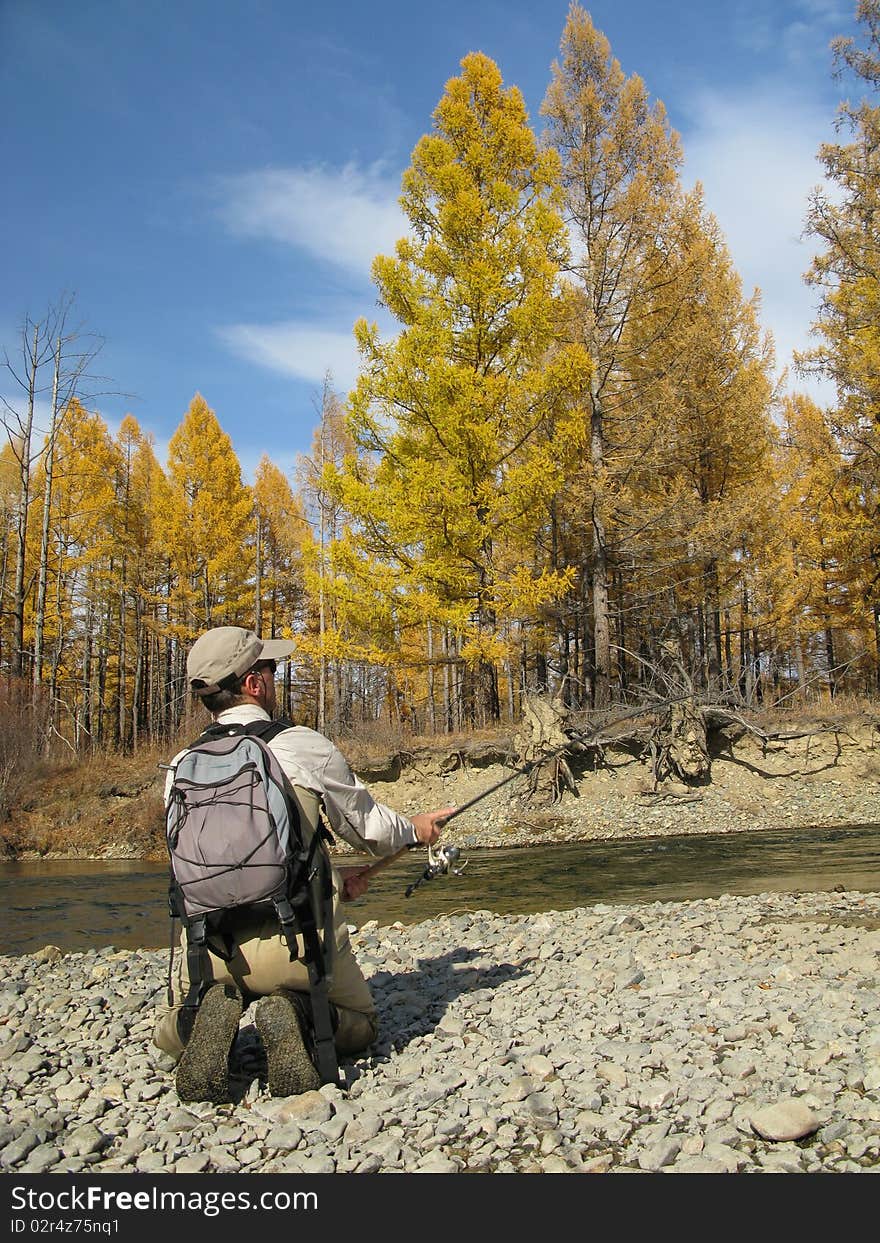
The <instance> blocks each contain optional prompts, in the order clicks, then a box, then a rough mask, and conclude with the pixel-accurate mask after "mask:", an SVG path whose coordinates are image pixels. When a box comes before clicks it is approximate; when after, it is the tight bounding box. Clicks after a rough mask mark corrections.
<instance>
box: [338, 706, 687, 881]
mask: <svg viewBox="0 0 880 1243" xmlns="http://www.w3.org/2000/svg"><path fill="white" fill-rule="evenodd" d="M690 698H692V696H691V695H689V694H685V695H678V696H676V697H675V698H674V699H665V700H663V701H662V703H661V704H650V705H649V706H647V707H644V708H636V709H634V710H633V711H632V712H625V713H623V714H622V715H620V716H617V717H615V718H614V720H612V721H604V722H603V723H602V724H600V725H596V726H594V727H593V728H592V729H591V730H590V731H589V732H588V733H586V734H582V735H581V736H580V737H579V738H569V739H567V740H566V741H565V742H564V743H562V744H561V745H560V746H558V747H553V748H552V749H551V750H550V751H545V752H544V753H543V754H541V755H539V756H536V757H535V758H534V759H533V760H529V761H528V762H527V763H525V764H521V765H519V766H518V767H517V768H515V769H514V770H513V772H510V773H508V774H507V776H506V777H502V778H501V780H500V781H496V782H494V783H493V784H492V785H490V786H487V787H486V789H485V790H482V791H481V792H480V793H479V794H476V795H474V797H473V798H471V799H468V801H467V802H466V803H462V805H461V806H460V807H456V808H455V810H454V811H451V812H450V813H449V815H448V816H444V817H443V818H442V819H441V820H438V821H437V827H438V828H445V827H446V825H447V824H449V822H450V820H454V819H455V817H456V816H460V815H462V814H463V813H464V812H466V811H470V809H471V808H472V807H476V805H477V803H481V802H482V801H483V799H485V798H488V797H489V796H490V795H491V794H494V793H495V792H496V791H497V790H500V789H502V788H503V787H504V786H506V785H507V784H508V783H509V782H511V781H515V780H516V779H517V777H526V776H528V774H529V773H531V772H534V770H535V769H536V768H539V767H540V765H541V764H546V763H547V762H548V760H552V759H555V758H556V756H559V755H562V754H564V752H566V751H568V750H570V749H571V747H572V746H573V745H574V746H576V745H578V744H579V743H580V744H581V745H583V744H584V743H586V742H589V740H590V739H591V738H595V736H596V735H597V734H598V733H600V732H601V730H603V729H606V728H608V727H609V726H614V725H619V724H620V723H621V722H622V721H629V720H633V719H634V718H635V717H638V716H645V715H646V714H647V713H649V712H654V711H656V710H657V709H658V708H659V707H667V706H668V705H669V704H671V703H677V702H679V701H680V700H684V699H690ZM419 845H420V843H419V842H411V843H409V844H408V845H406V846H404V847H403V848H402V849H401V850H398V851H395V853H394V854H393V855H386V856H385V858H384V859H379V860H378V862H377V863H374V864H372V865H371V866H370V867H368V868H365V869H364V871H363V872H361V873H360V875H361V876H362V877H363V878H364V879H365V880H366V879H369V878H370V877H372V876H375V875H376V873H377V872H381V871H383V870H384V869H385V868H386V867H388V865H389V864H391V863H393V862H394V861H395V859H399V858H400V857H401V855H405V854H409V852H410V851H411V850H414V849H416V847H417V846H419ZM460 858H461V850H460V848H459V847H458V846H454V845H451V844H450V845H446V846H441V847H440V848H439V849H438V850H436V851H435V850H433V849H432V847H431V846H428V862H427V864H426V865H425V867H424V869H423V870H422V873H421V875H420V876H419V877H418V879H417V880H415V881H414V882H413V883H412V884H411V885H408V886H407V888H406V890H405V894H404V896H405V897H407V898H409V897H411V896H412V894H413V893H414V892H415V891H416V889H418V887H419V885H421V884H422V882H423V881H426V880H434V878H435V877H437V876H445V875H447V874H448V873H451V874H452V875H453V876H460V875H461V873H462V872H463V871H464V869H465V868H466V867H467V864H468V861H467V859H465V860H464V862H463V863H462V864H461V865H460V866H459V867H456V866H454V865H455V864H457V863H458V861H459V859H460Z"/></svg>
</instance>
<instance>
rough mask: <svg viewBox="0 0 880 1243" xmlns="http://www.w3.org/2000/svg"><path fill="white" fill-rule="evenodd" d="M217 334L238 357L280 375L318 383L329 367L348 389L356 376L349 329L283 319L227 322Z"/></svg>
mask: <svg viewBox="0 0 880 1243" xmlns="http://www.w3.org/2000/svg"><path fill="white" fill-rule="evenodd" d="M217 335H218V336H219V337H220V339H221V340H222V341H223V342H225V344H226V345H227V346H229V348H230V349H232V350H233V351H234V352H235V353H236V354H238V355H239V356H240V357H241V358H245V359H247V360H248V361H249V362H254V363H257V364H259V365H260V366H262V367H268V368H269V369H270V370H271V371H277V372H279V373H280V374H281V375H288V376H296V377H297V378H298V379H301V380H308V381H311V382H312V383H314V384H318V385H320V384H321V382H322V381H323V379H324V376H325V375H326V373H327V371H328V370H329V371H330V372H331V373H332V375H333V382H334V386H335V387H336V389H337V390H339V391H344V392H347V391H348V390H349V389H350V388H352V387H353V386H354V382H355V378H356V376H357V367H358V353H357V347H356V345H355V340H354V334H353V332H352V331H351V330H349V331H348V332H340V331H336V330H334V329H328V328H316V327H314V325H313V324H310V323H306V322H301V321H297V320H286V321H284V322H282V323H278V324H230V325H228V326H227V327H224V328H219V329H217Z"/></svg>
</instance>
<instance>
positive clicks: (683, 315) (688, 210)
mask: <svg viewBox="0 0 880 1243" xmlns="http://www.w3.org/2000/svg"><path fill="white" fill-rule="evenodd" d="M677 233H678V238H679V241H678V245H677V247H676V250H675V252H674V253H673V254H670V255H669V256H667V259H666V280H665V282H664V285H663V287H662V289H660V290H658V293H657V295H656V298H655V306H656V314H655V315H654V316H653V317H652V316H643V317H642V320H641V323H640V324H639V326H638V328H637V329H636V330H635V331H634V332H633V335H632V338H631V340H632V342H633V344H638V343H639V341H640V340H641V341H642V347H641V349H640V350H639V352H638V353H639V357H638V360H637V361H634V363H633V366H632V373H631V374H632V376H633V381H634V384H635V386H636V387H638V388H640V389H641V391H642V393H643V398H642V420H643V429H644V431H645V432H647V435H645V436H643V444H644V445H645V448H644V450H643V452H642V454H641V455H640V460H639V462H638V466H637V467H636V468H634V469H632V470H631V472H630V474H629V476H628V479H627V481H626V485H627V486H626V489H625V491H623V492H622V495H621V498H620V501H619V503H618V513H617V519H616V522H617V526H618V529H619V530H621V531H622V532H623V533H624V539H625V541H626V545H627V547H629V548H630V549H631V550H638V553H639V555H638V557H637V561H638V563H639V572H640V575H641V577H642V578H643V581H644V580H645V579H647V586H648V588H649V590H648V593H647V594H648V598H649V599H650V606H649V607H650V613H651V615H652V616H653V618H654V619H657V620H659V619H660V618H662V617H663V616H664V613H665V615H666V616H667V617H668V618H669V620H670V621H673V622H674V623H676V624H677V625H678V626H679V627H680V641H681V648H682V651H681V655H682V661H683V663H684V665H685V667H686V668H687V669H688V672H689V673H690V675H691V676H692V677H693V680H694V682H695V684H697V685H702V686H704V687H707V688H709V689H710V690H712V691H714V692H716V693H717V691H718V690H719V689H720V688H721V684H722V673H723V670H724V666H725V659H724V653H723V651H722V640H723V629H724V627H723V623H722V617H723V615H724V613H725V612H730V611H732V610H733V609H734V607H735V603H736V599H737V596H739V601H740V605H741V606H742V602H743V599H744V596H747V595H748V592H747V588H746V585H745V583H744V581H743V580H744V576H745V575H746V571H747V568H748V567H749V566H750V564H751V563H752V561H753V559H754V558H755V556H756V555H757V556H759V557H760V556H761V555H763V554H764V552H765V551H766V550H767V548H768V545H770V544H771V543H772V540H773V538H774V534H773V519H772V514H773V509H774V506H773V504H772V456H771V454H772V445H773V425H772V421H771V418H770V408H771V402H772V398H773V382H772V379H771V376H772V371H773V364H774V355H773V348H772V343H771V340H770V338H769V335H768V334H766V333H763V332H762V330H761V328H760V324H759V320H758V310H759V295H758V293H757V291H755V293H754V294H753V295H752V297H751V298H750V299H748V300H747V299H746V298H745V297H744V295H743V291H742V284H741V281H740V278H739V276H738V274H737V273H736V271H735V269H734V267H733V263H732V261H731V257H730V254H729V252H728V250H727V247H726V245H725V243H724V240H723V237H722V235H721V232H720V229H719V228H718V225H717V222H716V221H715V220H714V218H713V217H712V216H711V215H709V213H707V212H706V211H705V208H704V207H703V203H702V193H701V191H700V189H699V188H697V190H696V191H695V192H694V193H693V194H692V195H690V196H689V197H688V199H687V200H686V201H685V202H684V203H683V204H682V207H681V209H680V212H679V213H678V222H677ZM658 303H659V305H658ZM652 321H654V322H664V324H665V327H664V331H663V333H662V334H661V335H660V336H655V335H654V333H653V330H652V327H651V324H652ZM660 583H662V584H663V585H664V588H665V592H660V593H658V591H657V587H658V584H660ZM666 593H668V595H671V597H672V609H671V610H670V609H669V607H668V606H667V607H666V609H664V607H663V605H662V604H661V603H660V602H661V601H662V599H663V595H664V594H666ZM746 611H747V610H746ZM741 633H742V631H741ZM727 663H728V664H729V661H728V662H727ZM740 663H741V665H742V664H743V663H744V662H743V658H742V654H741V661H740ZM729 681H730V671H729V670H728V685H729Z"/></svg>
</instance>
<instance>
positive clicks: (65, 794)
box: [0, 713, 880, 858]
mask: <svg viewBox="0 0 880 1243" xmlns="http://www.w3.org/2000/svg"><path fill="white" fill-rule="evenodd" d="M765 732H767V733H770V732H771V731H769V730H767V729H766V726H765ZM787 732H789V733H791V732H797V733H798V734H800V736H799V737H796V738H788V739H785V740H773V739H771V740H769V741H766V740H762V739H761V738H759V737H758V736H756V735H755V734H754V733H752V732H750V731H749V730H747V729H745V728H740V727H738V726H728V727H726V728H725V729H721V730H717V731H714V732H713V733H712V735H711V736H710V740H709V743H710V756H711V769H710V771H709V774H708V777H707V779H705V780H703V781H700V782H694V783H691V784H687V785H686V784H684V783H683V782H680V781H677V780H671V779H667V780H665V781H662V782H660V783H658V784H657V785H656V787H655V783H654V781H653V777H652V772H651V766H650V763H649V760H648V759H647V758H646V757H644V756H640V754H639V752H640V747H639V746H638V745H636V744H633V743H632V742H626V741H621V742H619V743H615V742H611V743H610V744H607V745H606V746H605V747H604V755H603V756H602V757H601V758H600V757H597V756H596V755H595V754H582V755H581V756H579V757H578V756H575V757H574V758H573V759H569V765H570V768H571V771H572V775H573V777H574V783H575V789H576V792H571V791H567V792H566V793H564V794H563V796H562V798H561V799H560V800H559V801H557V802H555V803H554V802H551V801H550V798H549V794H548V793H547V792H546V790H545V788H543V787H542V788H539V790H538V792H537V795H536V796H533V797H532V798H527V797H525V795H526V792H527V787H528V781H527V779H526V778H524V777H517V778H516V779H514V780H512V781H510V782H508V783H507V784H506V785H505V786H504V787H503V788H502V789H500V790H498V791H496V792H495V793H494V794H491V795H490V796H489V797H488V798H486V799H484V800H482V801H481V802H480V803H478V804H477V806H475V807H474V808H473V809H471V810H470V811H467V812H465V813H463V814H462V816H461V817H460V818H459V819H458V820H457V821H456V822H455V838H456V840H457V841H461V842H462V844H464V845H467V846H471V847H477V846H518V845H534V844H541V843H547V842H554V841H587V840H593V839H600V838H622V837H641V836H657V835H662V834H671V833H718V832H742V831H747V830H750V829H766V828H779V827H784V826H789V827H791V828H801V827H804V826H808V825H829V824H872V823H880V716H876V715H873V714H865V713H860V714H858V715H852V716H849V717H847V718H840V719H837V720H833V721H829V720H816V721H814V722H806V723H804V722H800V723H799V724H798V726H797V730H796V731H794V730H792V729H791V728H788V729H787ZM512 748H513V743H512V739H511V738H510V737H509V736H503V735H499V736H498V737H497V738H494V739H487V738H485V737H483V738H481V739H480V741H479V742H478V743H476V744H475V743H474V742H473V741H467V740H463V739H462V740H458V742H457V743H456V744H454V745H451V744H450V742H449V740H436V741H433V740H432V741H431V743H430V745H428V744H427V743H424V742H422V740H417V741H416V742H414V743H412V744H411V745H409V746H408V747H407V748H406V749H403V750H398V751H396V752H395V753H393V754H391V755H386V756H382V757H373V758H372V760H371V759H369V758H368V757H366V756H361V755H358V754H357V752H352V759H353V763H354V767H355V769H356V771H358V773H359V774H360V775H361V776H362V778H363V779H364V780H365V781H366V782H367V783H368V784H369V786H370V788H371V789H372V791H373V793H374V794H375V796H376V797H377V798H378V799H380V800H382V801H383V802H386V803H389V804H391V805H392V806H394V807H397V808H399V809H400V810H401V811H404V812H410V813H414V812H416V811H420V810H424V809H426V808H432V807H441V806H447V805H455V806H460V805H462V804H463V803H465V802H467V801H468V800H470V799H472V798H474V797H475V796H476V795H478V794H481V793H482V792H483V791H485V790H486V789H487V788H488V787H490V786H492V785H494V784H495V783H497V782H500V781H502V780H503V779H504V778H506V777H509V776H510V774H511V771H512V768H511V765H512V763H513V760H514V756H513V751H512ZM158 763H159V757H158V756H155V755H150V756H141V757H137V758H127V759H125V758H121V757H102V758H101V759H100V761H98V760H94V761H91V762H90V763H88V764H81V765H77V766H72V767H70V768H68V769H66V770H56V771H55V772H53V773H51V774H49V775H46V776H44V777H42V778H41V779H34V780H33V782H32V783H31V786H30V789H29V791H28V796H27V800H26V802H25V803H24V805H22V806H21V807H18V808H17V809H16V810H15V811H14V812H13V815H12V817H11V819H10V820H9V821H8V822H7V823H6V824H4V825H2V826H0V850H2V851H3V852H4V854H5V857H6V858H35V857H43V858H84V857H101V858H163V857H164V840H163V826H162V799H161V792H162V782H163V774H162V772H161V770H160V769H159V767H158ZM451 833H452V829H450V834H451Z"/></svg>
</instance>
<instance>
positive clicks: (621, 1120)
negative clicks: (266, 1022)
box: [0, 892, 880, 1175]
mask: <svg viewBox="0 0 880 1243" xmlns="http://www.w3.org/2000/svg"><path fill="white" fill-rule="evenodd" d="M353 940H354V945H355V952H356V953H357V955H358V958H359V960H360V962H361V964H362V966H363V968H364V971H365V974H366V975H367V977H368V978H370V979H371V982H372V986H373V990H374V994H375V997H376V1002H377V1005H378V1008H379V1011H380V1019H381V1035H380V1039H379V1042H378V1043H377V1044H376V1045H375V1046H374V1048H373V1049H372V1050H371V1051H370V1054H369V1056H366V1057H362V1058H358V1059H355V1060H351V1061H347V1062H345V1063H344V1064H343V1068H342V1070H343V1075H344V1088H339V1087H335V1086H325V1087H323V1088H322V1089H321V1090H320V1092H310V1093H305V1094H304V1095H303V1096H300V1097H294V1098H289V1099H273V1098H271V1097H270V1096H269V1095H268V1092H267V1089H266V1086H265V1060H264V1055H263V1052H262V1049H261V1047H260V1043H259V1039H258V1036H257V1033H256V1030H255V1028H254V1025H253V1012H252V1011H251V1010H249V1011H246V1013H245V1015H244V1016H243V1019H242V1024H241V1028H240V1031H239V1035H238V1038H237V1041H236V1045H235V1049H234V1052H233V1060H232V1072H233V1073H232V1086H233V1095H234V1098H235V1103H234V1104H230V1105H223V1106H219V1107H218V1106H213V1105H208V1104H196V1105H187V1106H184V1105H181V1103H180V1101H179V1100H178V1098H177V1095H176V1093H175V1090H174V1079H173V1072H172V1070H171V1067H170V1065H169V1062H168V1060H167V1058H166V1057H165V1056H164V1055H163V1054H160V1053H158V1051H156V1050H155V1049H153V1048H152V1046H151V1044H150V1035H151V1031H152V1025H153V1020H154V1014H155V1011H156V1009H157V1008H158V1007H160V1006H162V1005H163V1004H164V971H165V967H166V956H165V954H164V953H162V952H159V951H146V950H138V951H130V952H129V951H125V952H119V951H116V950H115V949H114V948H112V947H107V948H104V949H100V950H89V951H88V952H86V953H68V954H63V955H61V954H57V955H56V954H52V953H47V952H45V951H41V952H40V953H39V954H32V955H22V956H20V957H8V958H4V959H2V960H0V965H2V978H3V980H4V984H3V991H2V992H0V1170H3V1171H4V1172H11V1171H16V1172H29V1173H43V1172H67V1173H70V1172H78V1171H82V1170H86V1169H87V1170H90V1171H94V1172H96V1173H100V1172H110V1171H127V1172H137V1171H140V1172H144V1173H148V1174H150V1175H153V1174H159V1173H175V1172H176V1173H186V1172H206V1173H212V1172H218V1173H225V1172H230V1171H241V1172H245V1173H256V1172H262V1173H269V1172H279V1171H303V1172H312V1173H317V1172H339V1173H353V1172H365V1173H369V1172H388V1173H393V1172H396V1171H403V1170H405V1171H413V1170H418V1171H423V1172H426V1173H427V1172H435V1173H445V1172H455V1171H465V1170H467V1171H474V1172H487V1173H488V1172H505V1171H506V1172H512V1171H524V1172H548V1173H549V1172H560V1173H563V1172H572V1173H575V1172H592V1173H603V1172H609V1171H612V1172H618V1171H620V1172H624V1171H625V1172H631V1173H653V1172H658V1171H662V1172H663V1173H672V1174H674V1173H690V1172H711V1173H722V1172H724V1173H775V1172H818V1171H839V1172H858V1171H864V1170H871V1169H880V990H878V983H877V972H876V964H877V954H878V950H880V895H878V894H869V893H864V894H860V893H854V892H847V893H837V892H834V893H814V894H760V895H757V896H750V897H732V896H723V897H721V898H716V899H708V900H701V901H694V902H681V903H652V904H641V905H627V906H624V905H615V906H612V905H605V904H602V905H597V906H593V907H589V908H579V909H577V910H573V911H564V912H558V911H549V912H546V913H543V914H538V915H520V916H498V915H494V914H490V913H489V912H484V911H478V912H475V913H468V914H458V915H451V916H445V917H442V918H437V919H433V920H429V921H427V922H425V923H421V924H415V925H409V926H407V927H404V926H402V925H399V924H395V925H391V926H387V927H379V926H377V925H376V924H375V923H371V924H365V925H364V926H363V927H362V928H361V929H360V930H359V931H357V932H355V933H354V934H353Z"/></svg>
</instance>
